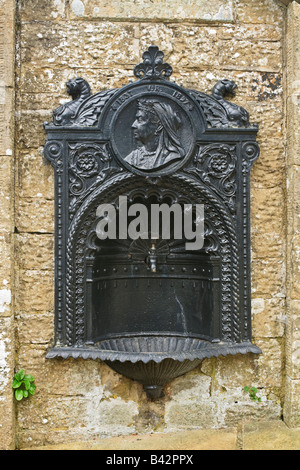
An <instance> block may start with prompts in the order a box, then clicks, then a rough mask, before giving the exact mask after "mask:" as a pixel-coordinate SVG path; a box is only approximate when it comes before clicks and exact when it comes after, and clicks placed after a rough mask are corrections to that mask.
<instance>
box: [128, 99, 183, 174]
mask: <svg viewBox="0 0 300 470" xmlns="http://www.w3.org/2000/svg"><path fill="white" fill-rule="evenodd" d="M181 125H182V119H181V117H180V114H179V113H178V112H176V111H174V109H173V108H172V106H171V105H170V104H166V103H161V102H159V101H158V100H157V99H144V100H139V101H138V109H137V113H136V115H135V120H134V122H133V124H132V126H131V127H132V133H133V137H134V139H135V140H136V142H137V148H136V149H134V150H132V151H131V152H130V153H129V154H128V155H127V156H126V158H125V161H127V162H128V163H129V164H130V165H133V166H135V167H136V168H140V169H145V170H149V169H152V168H160V167H162V166H164V165H166V164H167V163H169V162H171V161H174V160H178V159H182V158H183V157H184V156H185V150H184V148H183V146H182V144H181V142H180V137H179V134H178V130H179V128H180V127H181Z"/></svg>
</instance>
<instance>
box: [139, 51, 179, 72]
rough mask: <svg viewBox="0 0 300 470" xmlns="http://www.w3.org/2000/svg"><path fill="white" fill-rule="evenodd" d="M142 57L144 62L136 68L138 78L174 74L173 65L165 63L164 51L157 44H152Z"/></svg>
mask: <svg viewBox="0 0 300 470" xmlns="http://www.w3.org/2000/svg"><path fill="white" fill-rule="evenodd" d="M142 57H143V62H142V63H140V64H138V65H136V66H135V68H134V75H135V76H136V77H137V78H148V79H151V78H152V79H154V78H168V77H170V75H171V74H172V72H173V69H172V67H171V65H169V64H167V63H164V61H163V59H164V53H163V52H162V51H160V50H159V48H158V47H157V46H150V47H149V48H148V51H145V52H144V53H143V56H142Z"/></svg>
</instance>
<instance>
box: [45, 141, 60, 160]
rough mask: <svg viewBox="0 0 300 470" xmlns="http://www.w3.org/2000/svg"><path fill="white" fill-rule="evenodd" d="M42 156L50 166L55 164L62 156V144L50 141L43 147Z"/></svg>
mask: <svg viewBox="0 0 300 470" xmlns="http://www.w3.org/2000/svg"><path fill="white" fill-rule="evenodd" d="M44 155H45V157H46V158H47V160H49V161H50V162H51V163H52V164H55V163H56V162H57V161H58V160H59V159H60V158H61V156H62V143H61V142H58V141H55V140H54V141H53V140H50V141H48V142H47V143H46V145H45V147H44Z"/></svg>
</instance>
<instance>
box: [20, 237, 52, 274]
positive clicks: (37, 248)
mask: <svg viewBox="0 0 300 470" xmlns="http://www.w3.org/2000/svg"><path fill="white" fill-rule="evenodd" d="M15 241H16V244H15V256H16V261H17V263H18V266H19V268H20V269H24V270H44V269H45V270H53V267H54V246H53V245H54V239H53V235H52V234H51V235H48V234H35V233H21V234H16V237H15Z"/></svg>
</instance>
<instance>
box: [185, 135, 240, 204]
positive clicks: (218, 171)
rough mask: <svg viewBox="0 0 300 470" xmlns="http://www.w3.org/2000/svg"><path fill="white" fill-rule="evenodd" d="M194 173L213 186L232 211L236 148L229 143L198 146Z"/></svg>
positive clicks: (234, 190)
mask: <svg viewBox="0 0 300 470" xmlns="http://www.w3.org/2000/svg"><path fill="white" fill-rule="evenodd" d="M189 171H191V172H193V173H196V174H197V175H198V176H199V177H200V178H201V180H202V181H203V182H204V183H206V184H207V185H209V186H211V187H213V188H214V189H215V190H216V191H217V192H218V194H219V195H220V196H221V197H222V198H223V199H224V200H225V202H226V204H227V205H228V208H229V209H230V211H231V212H232V213H234V208H235V205H234V201H235V194H236V178H235V176H236V148H235V145H230V144H209V145H205V146H203V147H199V151H198V153H197V155H196V157H195V160H194V166H193V168H192V169H189Z"/></svg>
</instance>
